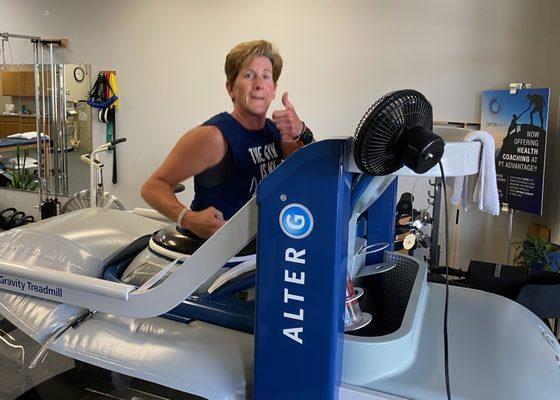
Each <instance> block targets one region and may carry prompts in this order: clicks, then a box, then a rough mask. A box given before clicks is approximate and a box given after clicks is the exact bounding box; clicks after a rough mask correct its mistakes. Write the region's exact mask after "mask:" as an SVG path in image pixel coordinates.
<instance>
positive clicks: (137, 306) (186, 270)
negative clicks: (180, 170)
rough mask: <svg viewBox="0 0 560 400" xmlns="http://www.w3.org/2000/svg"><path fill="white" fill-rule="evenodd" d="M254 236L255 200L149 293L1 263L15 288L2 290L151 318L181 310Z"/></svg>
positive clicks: (250, 201) (255, 219)
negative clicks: (18, 283) (185, 301)
mask: <svg viewBox="0 0 560 400" xmlns="http://www.w3.org/2000/svg"><path fill="white" fill-rule="evenodd" d="M256 234H257V206H256V199H255V197H253V198H251V200H249V201H248V202H247V203H246V204H245V205H244V206H243V207H242V208H241V209H240V210H239V211H238V212H237V213H236V214H235V215H234V216H233V217H232V218H231V219H230V220H229V221H228V222H226V223H225V224H224V225H223V226H222V228H220V230H219V231H218V232H216V233H215V234H214V235H213V236H212V237H211V238H210V239H208V240H207V241H206V242H205V243H204V244H203V245H202V246H201V247H200V248H199V249H198V250H197V251H196V252H195V253H194V254H192V255H191V256H190V257H189V258H188V260H186V261H185V262H183V264H182V266H181V267H179V268H178V269H177V270H175V271H174V272H173V273H172V274H170V275H169V276H168V277H167V278H165V279H164V280H163V281H162V282H160V283H159V285H157V286H155V287H153V288H151V289H147V290H137V289H136V287H134V286H131V285H128V284H125V283H119V282H110V281H105V280H103V279H100V278H93V277H89V276H84V275H78V274H73V273H70V272H64V271H58V270H53V269H49V268H42V267H39V266H27V265H23V264H18V263H15V262H11V261H2V260H0V272H2V273H4V274H5V275H8V276H6V277H5V278H8V279H11V280H12V282H13V283H14V285H2V289H6V290H10V291H12V292H19V293H20V294H25V295H31V296H34V297H39V298H44V299H48V300H54V301H57V302H59V303H64V304H71V305H74V306H78V307H84V308H87V309H90V310H94V311H100V312H105V313H110V314H115V315H122V316H128V317H134V318H149V317H155V316H158V315H161V314H164V313H165V312H167V311H169V310H171V309H172V308H173V307H175V306H177V305H178V304H180V303H181V302H182V301H183V300H184V299H185V298H186V297H188V296H189V295H190V294H191V293H193V292H194V291H195V290H196V289H198V288H199V287H200V285H202V284H203V283H204V282H206V281H207V280H208V279H209V278H210V277H211V276H212V275H214V274H215V273H216V272H217V271H218V270H219V269H220V268H222V267H223V266H224V264H226V263H227V261H228V260H229V259H230V258H231V257H233V256H235V255H236V254H237V253H238V252H239V251H240V250H241V249H242V248H243V247H245V245H247V243H249V242H250V241H251V240H252V239H253V238H254V237H255V236H256ZM19 278H23V279H27V280H28V281H31V282H30V285H35V286H34V287H35V289H34V290H27V291H22V290H21V289H20V287H19V286H18V285H16V281H20V282H21V284H22V285H23V286H24V287H30V288H31V286H28V284H27V282H23V281H21V280H20V279H19ZM45 284H47V285H56V286H55V287H50V290H47V288H44V286H41V285H45ZM41 288H44V289H41Z"/></svg>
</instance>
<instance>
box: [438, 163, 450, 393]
mask: <svg viewBox="0 0 560 400" xmlns="http://www.w3.org/2000/svg"><path fill="white" fill-rule="evenodd" d="M438 164H439V169H440V171H441V181H442V182H441V186H442V187H443V198H444V203H443V204H444V209H445V308H444V311H443V313H444V314H443V357H444V369H445V390H446V393H447V399H448V400H451V385H450V384H449V341H448V335H447V315H448V310H449V216H448V215H447V189H446V187H445V173H444V172H443V164H442V163H441V161H438Z"/></svg>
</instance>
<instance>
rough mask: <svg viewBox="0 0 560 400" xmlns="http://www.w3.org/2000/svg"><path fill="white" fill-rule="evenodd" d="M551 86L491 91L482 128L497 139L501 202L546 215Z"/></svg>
mask: <svg viewBox="0 0 560 400" xmlns="http://www.w3.org/2000/svg"><path fill="white" fill-rule="evenodd" d="M549 98H550V89H522V90H518V91H517V93H515V94H510V92H509V90H487V91H484V92H483V94H482V116H481V129H482V130H485V131H488V132H490V133H491V134H492V136H493V137H494V140H495V142H496V177H497V179H498V192H499V194H500V203H502V204H503V203H506V204H507V205H508V206H509V208H510V209H514V210H519V211H525V212H529V213H533V214H539V215H540V214H542V207H543V191H544V169H545V159H546V134H547V131H548V105H549Z"/></svg>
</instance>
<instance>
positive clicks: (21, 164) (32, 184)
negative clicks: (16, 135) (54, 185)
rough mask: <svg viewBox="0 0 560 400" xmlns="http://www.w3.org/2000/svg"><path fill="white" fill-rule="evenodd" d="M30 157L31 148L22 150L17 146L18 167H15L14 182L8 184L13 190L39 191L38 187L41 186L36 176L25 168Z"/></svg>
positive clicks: (13, 172)
mask: <svg viewBox="0 0 560 400" xmlns="http://www.w3.org/2000/svg"><path fill="white" fill-rule="evenodd" d="M22 153H23V157H22ZM28 155H29V148H23V149H22V148H21V147H20V146H19V145H18V146H17V148H16V165H14V168H13V171H12V181H11V182H9V183H8V187H10V188H13V189H22V190H35V189H37V186H39V184H38V183H37V180H36V178H35V175H33V174H31V173H30V172H29V170H28V169H27V168H25V166H26V162H27V156H28ZM22 158H23V160H22Z"/></svg>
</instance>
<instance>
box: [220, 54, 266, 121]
mask: <svg viewBox="0 0 560 400" xmlns="http://www.w3.org/2000/svg"><path fill="white" fill-rule="evenodd" d="M226 87H227V89H228V93H229V95H230V97H231V98H232V100H233V106H234V109H235V110H236V111H238V112H241V113H248V114H250V115H253V116H261V117H262V116H264V117H266V112H267V111H268V107H269V106H270V103H271V102H272V100H273V99H274V95H275V93H276V83H274V80H273V75H272V63H271V62H270V60H269V59H268V58H267V57H253V58H252V59H249V60H248V61H246V62H245V64H244V65H243V66H242V67H241V69H240V70H239V74H238V75H237V78H235V82H234V83H233V85H232V84H231V83H229V82H228V83H227V84H226Z"/></svg>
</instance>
